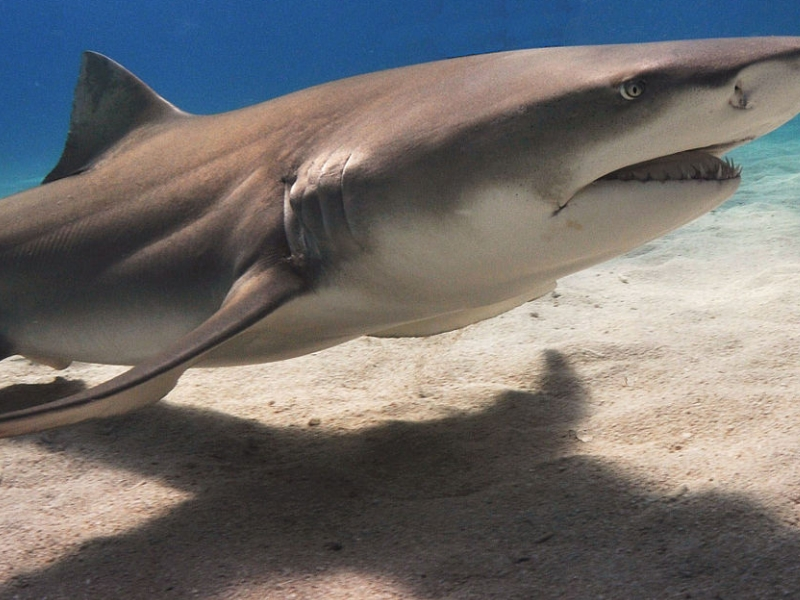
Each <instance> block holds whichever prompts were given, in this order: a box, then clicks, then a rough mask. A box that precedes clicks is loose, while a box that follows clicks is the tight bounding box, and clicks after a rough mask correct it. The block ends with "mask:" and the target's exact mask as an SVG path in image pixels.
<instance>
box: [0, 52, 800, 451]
mask: <svg viewBox="0 0 800 600" xmlns="http://www.w3.org/2000/svg"><path fill="white" fill-rule="evenodd" d="M798 112H800V38H749V39H726V40H705V41H690V42H667V43H657V44H639V45H621V46H597V47H575V48H553V49H540V50H528V51H517V52H508V53H499V54H489V55H481V56H473V57H466V58H461V59H454V60H449V61H442V62H437V63H429V64H424V65H418V66H414V67H407V68H402V69H395V70H391V71H385V72H380V73H374V74H371V75H365V76H360V77H355V78H351V79H347V80H342V81H338V82H333V83H329V84H325V85H322V86H318V87H315V88H311V89H308V90H304V91H301V92H297V93H294V94H291V95H288V96H284V97H281V98H278V99H275V100H272V101H269V102H266V103H264V104H259V105H256V106H252V107H249V108H244V109H241V110H237V111H233V112H230V113H224V114H220V115H211V116H194V115H189V114H187V113H184V112H182V111H180V110H178V109H177V108H175V107H174V106H172V105H171V104H169V103H168V102H166V101H165V100H163V99H162V98H160V97H159V96H158V95H156V94H155V92H153V91H152V90H150V89H149V88H148V87H147V86H146V85H145V84H143V83H142V82H141V81H139V80H138V79H136V78H135V77H134V76H133V75H131V74H130V73H128V72H127V71H126V70H125V69H123V68H122V67H120V66H119V65H117V64H116V63H114V62H112V61H110V60H109V59H107V58H105V57H103V56H101V55H98V54H94V53H86V54H85V55H84V59H83V64H82V69H81V74H80V78H79V81H78V86H77V89H76V95H75V102H74V106H73V113H72V120H71V124H70V132H69V136H68V139H67V144H66V148H65V150H64V154H63V155H62V157H61V160H60V161H59V163H58V165H57V166H56V167H55V169H54V170H53V171H52V172H51V173H50V174H49V175H48V176H47V178H46V179H45V182H44V184H43V185H42V186H40V187H37V188H34V189H31V190H28V191H25V192H22V193H19V194H16V195H14V196H11V197H8V198H6V199H4V200H2V201H0V358H2V357H5V356H11V355H14V354H20V355H23V356H27V357H29V358H31V359H34V360H37V361H39V362H44V363H46V364H50V365H53V366H64V365H66V364H68V363H69V362H71V361H73V360H80V361H88V362H100V363H112V364H131V365H135V366H134V367H133V368H132V369H131V370H129V371H128V372H126V373H124V374H122V375H120V376H119V377H116V378H114V379H112V380H110V381H108V382H106V383H104V384H101V385H100V386H97V387H95V388H92V389H89V390H86V391H83V392H80V393H78V394H75V395H72V396H68V397H66V398H63V399H61V400H57V401H53V402H46V403H43V404H41V405H37V406H32V407H29V408H26V409H23V410H13V411H7V412H5V413H2V414H0V435H15V434H20V433H26V432H30V431H36V430H40V429H45V428H49V427H54V426H58V425H63V424H67V423H73V422H77V421H81V420H84V419H87V418H92V417H100V416H107V415H112V414H119V413H123V412H126V411H129V410H132V409H134V408H136V407H138V406H142V405H145V404H148V403H150V402H154V401H156V400H158V399H159V398H161V397H162V396H164V395H165V394H166V393H167V392H168V391H169V390H170V389H172V387H174V385H175V384H176V382H177V380H178V378H179V377H180V375H181V374H182V373H183V372H184V371H185V370H186V369H187V368H189V367H192V366H223V365H236V364H247V363H254V362H263V361H273V360H281V359H285V358H290V357H293V356H299V355H302V354H305V353H308V352H312V351H315V350H319V349H322V348H325V347H328V346H332V345H335V344H338V343H341V342H344V341H347V340H350V339H353V338H355V337H358V336H361V335H383V336H416V335H430V334H434V333H438V332H441V331H447V330H451V329H455V328H458V327H462V326H464V325H467V324H469V323H472V322H475V321H478V320H481V319H485V318H488V317H491V316H493V315H496V314H499V313H501V312H504V311H506V310H508V309H510V308H512V307H514V306H517V305H519V304H521V303H523V302H525V301H528V300H531V299H534V298H536V297H538V296H541V295H542V294H544V293H547V292H548V291H549V290H551V289H553V287H554V286H555V282H556V280H557V279H558V278H559V277H562V276H564V275H567V274H569V273H572V272H575V271H577V270H580V269H582V268H585V267H587V266H590V265H593V264H596V263H598V262H600V261H602V260H605V259H607V258H610V257H612V256H616V255H619V254H621V253H623V252H625V251H627V250H630V249H632V248H634V247H636V246H638V245H640V244H642V243H644V242H646V241H648V240H651V239H653V238H655V237H658V236H659V235H662V234H664V233H666V232H667V231H670V230H672V229H674V228H676V227H678V226H680V225H682V224H684V223H686V222H688V221H690V220H692V219H694V218H696V217H697V216H700V215H702V214H703V213H705V212H707V211H709V210H710V209H712V208H714V207H715V206H717V205H719V204H720V203H721V202H723V201H724V200H725V199H726V198H728V197H729V196H730V195H731V194H733V192H734V191H735V190H736V188H737V186H738V184H739V170H738V168H736V167H734V166H732V165H731V164H730V163H728V162H725V161H723V160H720V158H719V157H720V156H722V155H723V154H724V153H725V152H726V151H728V150H729V149H731V148H733V147H735V146H737V145H740V144H742V143H745V142H747V141H750V140H752V139H755V138H756V137H758V136H760V135H763V134H765V133H767V132H768V131H771V130H773V129H775V128H776V127H778V126H780V125H781V124H783V123H784V122H786V121H787V120H789V119H791V118H792V117H793V116H794V115H795V114H797V113H798ZM1 409H2V407H0V410H1Z"/></svg>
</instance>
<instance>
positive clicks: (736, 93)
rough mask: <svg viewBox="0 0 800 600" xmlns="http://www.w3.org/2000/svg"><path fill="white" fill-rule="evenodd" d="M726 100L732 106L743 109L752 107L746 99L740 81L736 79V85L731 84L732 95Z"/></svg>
mask: <svg viewBox="0 0 800 600" xmlns="http://www.w3.org/2000/svg"><path fill="white" fill-rule="evenodd" d="M728 102H729V103H730V105H731V106H732V107H733V108H741V109H743V110H747V109H749V108H752V105H751V104H750V100H749V99H748V97H747V94H746V93H745V91H744V88H743V87H742V83H741V82H740V81H737V82H736V85H734V86H733V95H732V96H731V98H730V100H729V101H728Z"/></svg>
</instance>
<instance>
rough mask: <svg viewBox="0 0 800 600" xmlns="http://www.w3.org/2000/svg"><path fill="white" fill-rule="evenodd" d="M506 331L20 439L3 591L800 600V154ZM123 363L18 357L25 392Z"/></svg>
mask: <svg viewBox="0 0 800 600" xmlns="http://www.w3.org/2000/svg"><path fill="white" fill-rule="evenodd" d="M739 160H740V162H742V163H744V165H745V175H744V176H745V183H744V184H743V186H742V190H741V191H740V193H739V194H738V195H737V196H736V197H735V198H734V199H733V200H732V201H730V202H729V203H728V204H727V205H725V207H723V208H722V209H719V210H717V211H715V212H714V213H712V214H710V215H707V216H706V217H704V218H702V219H700V220H698V221H697V222H695V223H694V224H691V225H689V226H687V227H685V228H683V229H682V230H680V231H679V232H676V233H674V234H672V235H670V236H667V237H665V238H662V239H660V240H657V241H655V242H653V243H651V244H648V245H647V246H645V247H643V248H640V249H638V250H636V251H634V252H633V253H631V254H630V255H628V256H626V257H622V258H619V259H617V260H614V261H612V262H608V263H605V264H603V265H600V266H598V267H596V268H593V269H590V270H587V271H583V272H581V273H579V274H576V275H574V276H571V277H568V278H565V279H563V280H562V281H561V282H560V285H559V288H558V291H557V292H556V293H554V294H552V295H548V296H547V297H545V298H542V299H540V300H538V301H536V302H533V303H530V304H527V305H525V306H523V307H520V308H518V309H516V310H514V311H512V312H510V313H507V314H505V315H503V316H501V317H498V318H496V319H493V320H490V321H487V322H484V323H480V324H478V325H474V326H471V327H468V328H466V329H464V330H461V331H458V332H454V333H450V334H445V335H441V336H437V337H432V338H426V339H407V340H377V339H366V338H365V339H360V340H356V341H355V342H352V343H349V344H346V345H343V346H340V347H338V348H334V349H331V350H329V351H325V352H321V353H318V354H316V355H312V356H308V357H304V358H301V359H296V360H293V361H288V362H284V363H279V364H270V365H262V366H257V367H246V368H236V369H217V370H193V371H190V372H189V373H187V375H185V376H184V377H183V379H182V380H181V383H180V384H179V386H178V387H177V388H176V390H175V391H174V392H173V393H172V394H170V395H169V396H168V398H167V399H166V401H164V402H161V403H160V404H158V405H156V406H154V407H152V408H149V409H146V410H143V411H141V412H139V413H136V414H134V415H131V416H128V417H124V418H117V419H113V420H109V421H104V422H96V423H87V424H82V425H79V426H75V427H70V428H65V429H61V430H56V431H52V432H47V433H44V434H40V435H32V436H27V437H23V438H19V439H12V440H2V441H0V468H1V469H2V471H1V472H0V600H10V599H16V598H19V599H37V600H44V599H70V600H77V599H80V598H91V599H109V598H124V599H139V598H142V599H144V598H148V599H152V598H209V599H210V598H214V599H216V598H220V599H221V598H226V599H228V598H230V599H234V598H235V599H272V598H276V599H283V598H287V599H288V598H297V599H304V598H308V599H316V598H326V599H327V598H356V599H384V598H403V599H432V598H453V599H462V598H464V599H466V598H474V599H484V598H499V599H505V600H511V599H548V598H576V599H583V598H594V599H600V598H606V599H618V598H619V599H645V598H653V599H660V598H703V599H719V600H729V599H732V598H742V599H744V598H747V599H751V598H759V599H764V598H800V174H798V173H800V145H798V144H797V143H795V142H793V141H792V140H791V137H789V138H786V136H784V139H782V140H781V141H780V142H769V141H767V142H757V143H756V144H753V145H751V146H750V147H749V148H745V149H742V150H740V151H739ZM117 371H118V369H115V368H110V367H97V366H91V365H75V366H73V367H72V368H70V369H69V370H67V371H65V372H61V373H59V372H54V371H52V370H49V369H47V368H45V367H39V366H35V365H32V364H30V363H29V362H27V361H25V360H23V359H19V358H14V359H9V360H7V361H5V362H3V363H2V364H1V365H0V377H2V380H3V383H4V385H5V388H4V389H2V390H0V402H2V401H3V400H6V401H9V398H13V397H15V396H16V395H18V394H20V393H22V394H25V393H28V392H30V390H31V389H32V388H30V387H29V386H32V385H35V384H38V385H40V386H42V385H43V386H44V387H43V388H41V389H42V390H43V392H44V393H52V394H63V393H66V392H68V391H71V390H74V389H76V386H78V385H79V384H76V383H74V382H75V381H78V382H80V381H82V382H84V383H85V384H86V385H91V384H92V383H95V382H99V381H102V380H104V379H106V378H108V377H109V376H110V374H112V373H116V372H117Z"/></svg>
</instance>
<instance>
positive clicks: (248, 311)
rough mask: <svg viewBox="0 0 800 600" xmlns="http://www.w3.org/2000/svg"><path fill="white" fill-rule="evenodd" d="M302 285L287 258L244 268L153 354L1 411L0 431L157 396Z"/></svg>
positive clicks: (124, 408) (28, 429) (96, 413)
mask: <svg viewBox="0 0 800 600" xmlns="http://www.w3.org/2000/svg"><path fill="white" fill-rule="evenodd" d="M302 289H303V281H302V279H301V278H300V277H299V276H298V275H297V274H296V273H295V272H294V271H292V270H291V268H290V267H289V266H288V265H287V264H279V265H274V266H272V267H269V268H267V269H262V270H259V271H256V272H252V273H248V274H246V275H245V276H243V277H242V278H240V279H239V280H238V281H237V283H236V285H235V286H234V288H233V289H232V290H231V292H230V294H229V295H228V298H227V299H226V300H225V302H224V303H223V305H222V306H221V307H220V309H219V310H218V311H217V312H215V313H214V314H213V315H212V316H211V317H209V318H208V319H207V320H206V321H205V322H203V323H202V324H201V325H200V326H198V327H197V328H196V329H194V330H193V331H191V332H189V333H188V334H186V335H185V336H183V337H182V338H180V339H179V340H177V342H176V343H175V344H174V345H173V346H172V347H171V348H169V349H167V350H166V351H164V352H162V353H161V354H159V355H157V356H155V357H153V358H152V359H151V360H148V361H146V362H144V363H142V364H140V365H137V366H135V367H134V368H132V369H130V370H129V371H126V372H125V373H122V374H121V375H119V376H117V377H114V378H113V379H110V380H109V381H106V382H105V383H102V384H100V385H98V386H95V387H93V388H90V389H88V390H84V391H82V392H79V393H76V394H73V395H71V396H66V397H64V398H61V399H58V400H54V401H51V402H45V403H43V404H39V405H36V406H31V407H28V408H24V409H21V410H11V411H8V412H5V413H4V412H1V411H0V437H9V436H13V435H22V434H26V433H33V432H36V431H41V430H44V429H50V428H52V427H60V426H62V425H69V424H72V423H78V422H80V421H84V420H87V419H94V418H99V417H108V416H112V415H120V414H123V413H126V412H129V411H131V410H134V409H137V408H140V407H142V406H145V405H147V404H151V403H153V402H157V401H158V400H160V399H161V398H163V397H164V396H165V395H166V394H167V393H169V391H170V390H172V388H173V387H175V384H176V383H177V382H178V379H179V378H180V376H181V375H182V374H183V372H184V371H186V369H188V368H189V367H191V366H192V365H193V364H194V363H196V362H197V361H198V360H199V359H200V358H201V357H202V356H203V355H204V354H205V353H207V352H208V351H210V350H211V349H213V348H214V347H216V346H218V345H219V344H221V343H223V342H225V341H227V340H229V339H231V338H232V337H234V336H235V335H237V334H238V333H241V332H242V331H244V330H245V329H247V328H248V327H250V326H251V325H253V324H254V323H256V322H258V321H260V320H261V319H263V318H264V317H266V316H267V315H268V314H270V313H271V312H273V311H274V310H276V309H277V308H278V307H280V306H281V305H282V304H284V303H285V302H287V301H288V300H289V299H290V298H292V297H293V296H295V295H296V294H298V293H299V292H300V291H301V290H302ZM0 408H1V407H0Z"/></svg>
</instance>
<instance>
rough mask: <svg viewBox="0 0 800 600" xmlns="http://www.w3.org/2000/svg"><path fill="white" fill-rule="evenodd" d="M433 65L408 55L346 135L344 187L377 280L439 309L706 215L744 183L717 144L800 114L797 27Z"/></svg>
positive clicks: (531, 283)
mask: <svg viewBox="0 0 800 600" xmlns="http://www.w3.org/2000/svg"><path fill="white" fill-rule="evenodd" d="M435 65H437V66H436V68H431V67H426V66H425V65H423V66H422V67H415V69H416V70H415V71H413V72H414V78H413V82H414V85H398V86H396V88H395V93H394V95H393V97H392V98H391V99H389V100H387V101H386V102H388V103H389V104H390V108H388V109H387V106H386V104H382V105H381V111H382V114H383V118H382V120H381V127H373V128H372V130H371V135H370V136H366V137H362V138H361V139H360V140H359V141H358V142H356V141H354V142H353V144H352V147H351V149H350V151H349V152H348V154H347V161H346V168H343V175H342V188H343V195H344V199H343V202H344V205H345V213H346V214H347V215H348V219H349V224H350V231H351V232H353V234H354V236H355V238H356V239H357V240H358V241H359V243H360V245H362V246H363V247H371V248H377V252H376V254H378V255H379V256H380V258H381V261H382V263H383V264H384V268H383V269H381V270H380V271H379V272H381V273H382V276H383V274H385V273H387V272H389V273H391V274H392V276H396V277H398V278H402V279H403V285H404V286H409V287H416V288H417V290H418V298H419V300H420V302H424V301H426V300H431V301H432V302H434V303H436V302H438V301H440V300H441V301H442V304H443V305H448V303H449V302H451V300H452V299H453V298H455V297H457V298H458V302H461V303H462V306H466V305H467V304H471V305H473V306H483V305H487V304H491V303H493V302H496V301H501V300H503V299H504V298H505V299H507V298H510V297H519V298H520V299H525V300H527V299H530V298H532V297H534V296H535V295H537V294H538V293H540V290H541V287H540V286H541V285H542V282H544V281H547V282H554V281H555V280H556V279H557V278H559V277H561V276H564V275H567V274H569V273H572V272H575V271H577V270H579V269H582V268H585V267H587V266H589V265H592V264H595V263H598V262H601V261H603V260H605V259H607V258H610V257H613V256H616V255H619V254H622V253H624V252H626V251H628V250H630V249H632V248H635V247H636V246H639V245H641V244H642V243H645V242H647V241H649V240H652V239H654V238H656V237H658V236H660V235H662V234H664V233H666V232H668V231H671V230H673V229H675V228H677V227H679V226H681V225H683V224H685V223H687V222H689V221H691V220H693V219H695V218H696V217H698V216H700V215H702V214H704V213H706V212H708V211H709V210H711V209H713V208H714V207H716V206H718V205H719V204H720V203H722V202H723V201H725V200H726V199H727V198H729V197H730V196H731V195H732V194H733V193H734V192H735V191H736V189H737V187H738V185H739V183H740V169H739V167H737V166H735V165H733V164H732V163H731V162H730V161H727V160H725V159H724V158H723V155H724V154H725V153H726V152H727V151H728V150H730V149H732V148H734V147H736V146H739V145H741V144H744V143H746V142H749V141H751V140H753V139H755V138H757V137H759V136H762V135H764V134H765V133H767V132H769V131H772V130H773V129H775V128H776V127H778V126H780V125H781V124H783V123H785V122H786V121H788V120H790V119H791V118H792V117H794V116H795V115H796V114H797V113H798V112H800V39H798V38H752V39H725V40H699V41H684V42H664V43H652V44H636V45H617V46H599V47H597V46H595V47H574V48H550V49H539V50H531V51H521V52H510V53H500V54H494V55H484V56H477V57H468V58H465V59H457V60H454V61H449V63H448V62H446V63H435ZM400 72H401V73H402V70H401V71H400ZM439 90H441V94H439V95H438V96H437V98H436V100H437V101H436V103H433V102H431V101H428V102H423V101H422V97H423V95H424V94H427V95H428V96H430V95H431V94H436V93H438V92H439ZM401 107H406V110H401ZM370 117H374V115H371V116H370ZM362 131H363V130H362ZM387 132H389V133H388V134H387ZM388 135H391V136H392V137H391V139H389V138H388ZM385 207H391V211H392V214H391V218H387V214H386V213H383V212H382V211H383V209H384V208H385ZM399 214H401V215H402V216H399ZM401 223H402V224H404V225H403V226H401V225H400V224H401ZM310 235H311V236H313V235H314V233H313V231H312V232H311V234H310ZM373 265H374V263H373ZM456 273H457V276H454V274H456ZM382 284H385V279H384V280H383V283H382ZM448 306H452V305H448ZM499 306H503V307H504V308H505V306H506V305H505V304H501V305H499Z"/></svg>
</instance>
